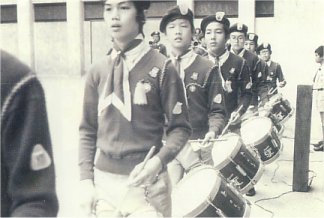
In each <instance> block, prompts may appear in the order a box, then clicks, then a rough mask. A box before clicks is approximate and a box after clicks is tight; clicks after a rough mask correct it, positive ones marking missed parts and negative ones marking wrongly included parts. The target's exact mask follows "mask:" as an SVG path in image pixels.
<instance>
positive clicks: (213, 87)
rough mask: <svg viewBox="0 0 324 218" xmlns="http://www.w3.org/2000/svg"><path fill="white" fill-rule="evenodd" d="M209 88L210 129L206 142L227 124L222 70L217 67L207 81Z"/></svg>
mask: <svg viewBox="0 0 324 218" xmlns="http://www.w3.org/2000/svg"><path fill="white" fill-rule="evenodd" d="M207 90H208V106H209V112H208V125H209V131H208V132H207V134H206V135H205V139H204V142H207V141H209V140H211V139H214V138H215V137H216V136H217V135H219V134H220V133H221V132H222V130H223V128H224V126H225V117H226V110H225V100H224V91H223V87H222V80H221V76H220V72H219V71H218V68H217V67H214V68H212V70H211V73H210V74H209V78H208V82H207ZM204 142H203V143H204Z"/></svg>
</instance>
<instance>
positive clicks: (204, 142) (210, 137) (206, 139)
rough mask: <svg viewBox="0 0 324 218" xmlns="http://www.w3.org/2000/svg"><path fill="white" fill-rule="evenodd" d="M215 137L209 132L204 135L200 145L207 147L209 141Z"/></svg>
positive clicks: (213, 133) (209, 143)
mask: <svg viewBox="0 0 324 218" xmlns="http://www.w3.org/2000/svg"><path fill="white" fill-rule="evenodd" d="M215 137H216V134H215V132H214V131H209V132H207V133H206V135H205V138H204V140H203V141H202V145H203V146H204V147H209V146H210V145H211V144H212V142H210V140H212V139H214V138H215Z"/></svg>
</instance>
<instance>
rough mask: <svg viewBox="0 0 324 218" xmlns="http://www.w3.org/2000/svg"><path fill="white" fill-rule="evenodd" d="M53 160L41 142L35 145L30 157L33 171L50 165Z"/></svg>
mask: <svg viewBox="0 0 324 218" xmlns="http://www.w3.org/2000/svg"><path fill="white" fill-rule="evenodd" d="M51 163H52V160H51V158H50V156H49V154H48V153H47V151H46V150H45V148H44V147H43V146H42V145H41V144H36V145H34V148H33V151H32V153H31V158H30V168H31V169H32V170H33V171H38V170H42V169H45V168H47V167H49V166H50V165H51Z"/></svg>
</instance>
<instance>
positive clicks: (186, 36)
mask: <svg viewBox="0 0 324 218" xmlns="http://www.w3.org/2000/svg"><path fill="white" fill-rule="evenodd" d="M165 34H166V38H167V40H168V41H169V43H170V45H171V47H172V48H176V49H180V50H182V51H185V50H187V49H188V48H189V47H190V45H191V38H192V29H191V25H190V22H189V21H188V20H186V19H176V20H174V21H171V22H169V23H168V24H167V25H166V31H165Z"/></svg>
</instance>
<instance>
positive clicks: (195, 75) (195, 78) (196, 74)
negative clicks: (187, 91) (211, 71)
mask: <svg viewBox="0 0 324 218" xmlns="http://www.w3.org/2000/svg"><path fill="white" fill-rule="evenodd" d="M190 78H191V79H192V80H198V73H196V72H193V73H192V75H191V77H190Z"/></svg>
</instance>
